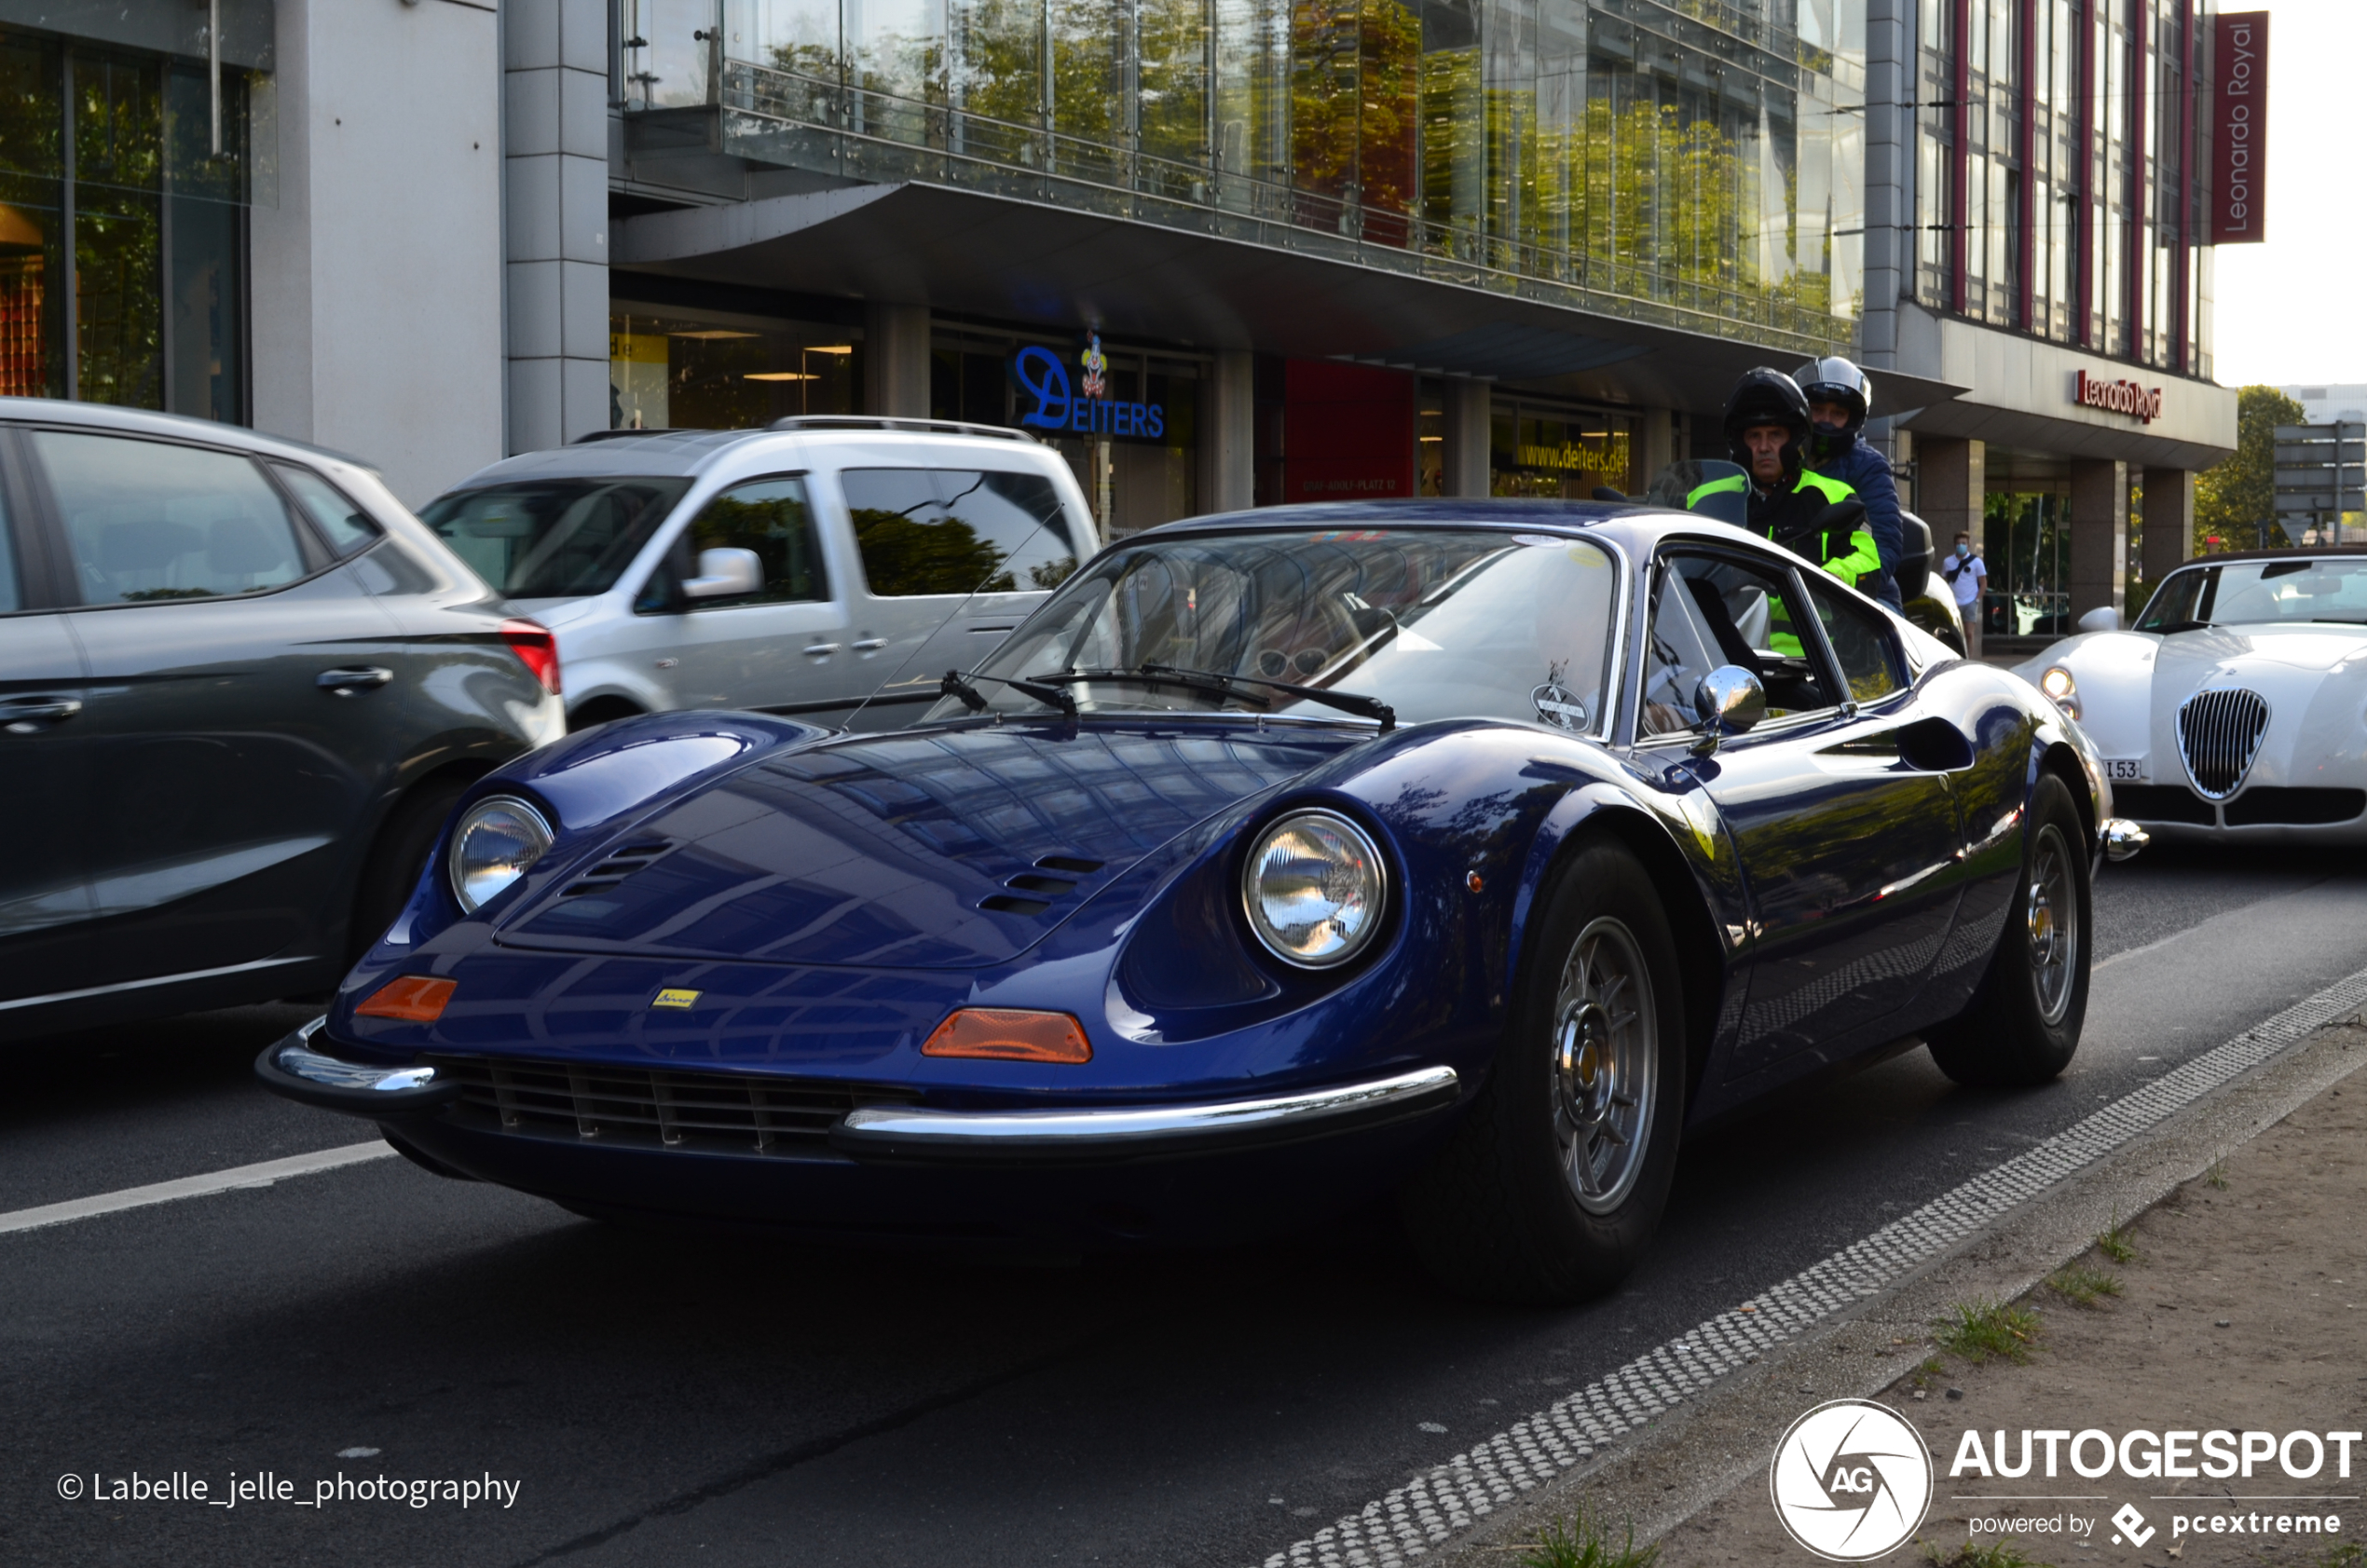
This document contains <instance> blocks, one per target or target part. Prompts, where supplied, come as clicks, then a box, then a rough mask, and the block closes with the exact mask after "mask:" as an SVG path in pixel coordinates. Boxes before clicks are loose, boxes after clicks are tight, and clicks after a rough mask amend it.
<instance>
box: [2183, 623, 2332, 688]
mask: <svg viewBox="0 0 2367 1568" xmlns="http://www.w3.org/2000/svg"><path fill="white" fill-rule="evenodd" d="M2362 655H2367V626H2336V625H2329V624H2324V623H2318V622H2312V623H2308V624H2304V625H2295V626H2278V625H2267V624H2264V625H2257V626H2210V627H2206V628H2203V629H2202V630H2199V631H2194V632H2181V633H2178V634H2176V635H2174V636H2168V637H2164V638H2162V639H2161V652H2160V654H2159V656H2158V660H2157V664H2156V668H2157V669H2158V670H2160V672H2161V673H2162V674H2163V675H2170V673H2171V672H2172V671H2175V672H2177V673H2178V675H2180V676H2182V675H2184V674H2185V673H2186V672H2187V671H2189V670H2193V671H2195V672H2196V674H2197V675H2199V674H2200V673H2202V672H2205V671H2208V670H2210V669H2214V668H2217V667H2219V666H2221V665H2223V664H2231V663H2240V662H2243V661H2261V662H2264V663H2272V664H2282V665H2285V666H2288V667H2290V668H2292V669H2296V670H2314V671H2317V672H2319V673H2320V674H2323V673H2324V672H2326V671H2329V670H2332V669H2333V668H2334V666H2335V665H2337V664H2340V663H2342V662H2344V661H2346V660H2351V659H2357V658H2360V656H2362ZM2172 678H2173V679H2174V678H2176V677H2172Z"/></svg>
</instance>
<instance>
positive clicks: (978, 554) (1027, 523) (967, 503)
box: [839, 469, 1078, 599]
mask: <svg viewBox="0 0 2367 1568" xmlns="http://www.w3.org/2000/svg"><path fill="white" fill-rule="evenodd" d="M839 483H840V484H841V487H842V488H843V489H844V490H845V492H846V505H847V511H848V512H849V513H850V514H851V516H852V518H853V521H854V524H855V544H856V546H857V547H858V548H859V549H860V550H861V551H862V553H863V575H864V577H865V578H867V579H869V582H870V585H871V592H872V593H874V594H876V595H877V596H879V597H880V598H882V599H895V598H906V597H910V596H911V595H914V594H923V593H1032V592H1033V591H1035V590H1038V589H1045V588H1057V587H1059V586H1060V583H1061V581H1062V580H1063V579H1066V578H1067V576H1068V575H1069V574H1070V573H1071V572H1073V571H1074V570H1076V563H1077V554H1078V552H1077V541H1076V539H1074V537H1073V536H1072V535H1071V533H1070V529H1069V521H1068V518H1067V516H1066V515H1065V514H1064V513H1063V512H1062V511H1061V510H1060V492H1059V491H1058V490H1057V489H1055V488H1053V485H1052V482H1051V481H1050V480H1049V479H1047V478H1046V477H1044V476H1043V475H1042V474H1036V473H1007V472H999V471H995V470H978V469H848V470H844V471H843V472H841V474H840V475H839Z"/></svg>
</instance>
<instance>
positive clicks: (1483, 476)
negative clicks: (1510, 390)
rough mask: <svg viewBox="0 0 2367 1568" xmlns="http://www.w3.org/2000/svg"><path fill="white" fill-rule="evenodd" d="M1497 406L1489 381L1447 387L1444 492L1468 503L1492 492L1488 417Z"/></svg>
mask: <svg viewBox="0 0 2367 1568" xmlns="http://www.w3.org/2000/svg"><path fill="white" fill-rule="evenodd" d="M1492 406H1493V403H1492V400H1491V398H1490V396H1489V387H1488V384H1487V383H1486V382H1485V381H1466V380H1461V379H1456V380H1450V381H1448V382H1447V383H1446V451H1445V455H1444V461H1445V471H1444V472H1443V473H1442V474H1440V476H1439V479H1440V486H1439V487H1440V489H1441V490H1443V492H1444V493H1445V494H1447V495H1449V496H1455V497H1459V498H1464V499H1467V500H1471V499H1478V498H1484V497H1485V496H1486V495H1487V494H1488V493H1489V491H1490V490H1491V489H1492V485H1491V484H1490V483H1489V481H1490V479H1491V477H1492V475H1491V473H1490V470H1489V464H1488V454H1487V443H1488V415H1489V412H1490V410H1491V408H1492Z"/></svg>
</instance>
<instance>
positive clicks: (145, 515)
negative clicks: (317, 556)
mask: <svg viewBox="0 0 2367 1568" xmlns="http://www.w3.org/2000/svg"><path fill="white" fill-rule="evenodd" d="M31 439H32V442H33V445H34V451H36V452H37V453H39V455H40V457H41V466H42V467H43V469H45V470H48V477H49V488H50V491H51V493H52V494H53V495H55V496H56V497H57V502H58V511H59V512H60V514H61V515H62V517H63V519H64V522H65V532H66V548H67V550H68V551H69V552H71V555H72V558H73V565H74V573H75V580H76V582H77V583H78V584H79V585H80V588H81V593H82V600H83V602H84V603H85V604H94V605H105V604H117V603H122V602H125V601H133V602H144V601H150V600H159V599H206V598H214V597H218V596H223V595H227V594H233V593H256V592H258V591H260V590H263V589H267V588H277V587H279V586H280V585H281V584H283V583H289V582H294V581H295V580H296V579H298V578H300V577H302V576H304V575H305V572H306V570H307V567H306V565H305V559H304V549H303V546H302V545H301V544H300V543H299V542H298V539H297V537H296V528H295V520H294V518H293V517H290V516H289V515H288V511H287V508H286V507H285V506H283V505H281V504H280V493H279V492H278V491H277V490H274V489H273V488H272V487H271V484H270V482H269V481H268V480H267V479H265V478H264V477H263V474H262V472H261V470H258V469H257V468H256V467H255V465H254V464H253V462H251V461H249V460H248V459H247V458H245V457H240V456H239V455H237V454H236V453H230V452H211V451H207V450H205V449H203V448H200V447H194V446H175V445H172V444H171V443H166V442H160V441H138V440H133V439H130V438H127V437H122V436H111V435H84V434H82V433H80V432H78V431H62V430H35V431H34V432H32V437H31Z"/></svg>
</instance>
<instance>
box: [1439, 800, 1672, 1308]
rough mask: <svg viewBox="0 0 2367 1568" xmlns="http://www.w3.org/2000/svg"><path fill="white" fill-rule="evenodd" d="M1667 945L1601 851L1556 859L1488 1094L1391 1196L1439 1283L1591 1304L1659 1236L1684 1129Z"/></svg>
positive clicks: (1634, 886) (1630, 881)
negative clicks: (1564, 861) (1559, 862)
mask: <svg viewBox="0 0 2367 1568" xmlns="http://www.w3.org/2000/svg"><path fill="white" fill-rule="evenodd" d="M1677 986H1678V975H1677V965H1676V942H1675V940H1674V939H1673V938H1672V937H1671V936H1670V934H1669V927H1668V920H1667V917H1666V915H1665V914H1664V912H1663V911H1662V908H1661V905H1660V898H1659V894H1658V892H1657V890H1655V889H1654V887H1653V886H1652V881H1651V879H1650V877H1649V875H1647V874H1646V872H1645V870H1644V867H1643V866H1642V865H1641V864H1639V863H1638V862H1637V861H1636V859H1635V856H1634V855H1632V854H1630V853H1629V852H1627V851H1626V850H1624V849H1622V848H1621V847H1620V846H1619V845H1617V844H1615V843H1611V842H1609V841H1608V840H1606V841H1598V842H1595V843H1592V844H1589V845H1587V846H1586V847H1584V848H1583V849H1581V850H1580V851H1579V852H1577V853H1576V854H1575V855H1574V856H1573V857H1572V858H1571V860H1570V863H1569V865H1568V866H1567V868H1566V869H1565V871H1564V872H1563V874H1562V877H1561V879H1560V881H1559V883H1558V884H1557V885H1556V886H1555V888H1554V890H1553V894H1552V896H1551V898H1550V900H1549V901H1548V903H1547V906H1546V909H1545V912H1544V918H1543V920H1541V921H1540V922H1539V926H1538V928H1537V940H1536V941H1535V943H1534V944H1533V945H1532V946H1531V947H1530V948H1529V954H1528V957H1527V958H1526V960H1525V961H1524V965H1523V976H1522V979H1521V983H1520V986H1519V989H1518V991H1517V992H1516V1002H1515V1005H1514V1008H1513V1011H1512V1019H1511V1021H1510V1023H1509V1025H1508V1027H1507V1028H1506V1029H1505V1032H1504V1037H1503V1041H1502V1043H1500V1044H1499V1045H1498V1047H1497V1053H1496V1059H1495V1062H1494V1064H1493V1066H1492V1068H1491V1070H1490V1071H1489V1074H1488V1080H1487V1084H1486V1085H1485V1087H1484V1088H1483V1089H1482V1090H1481V1091H1480V1093H1479V1095H1478V1097H1477V1098H1476V1099H1475V1100H1474V1101H1473V1103H1472V1104H1471V1108H1470V1109H1469V1111H1466V1113H1465V1114H1464V1116H1463V1118H1462V1120H1461V1121H1460V1122H1459V1123H1458V1124H1457V1125H1456V1128H1455V1130H1454V1132H1453V1133H1451V1134H1450V1135H1449V1137H1448V1141H1447V1144H1446V1147H1445V1148H1443V1150H1441V1151H1440V1152H1439V1153H1438V1155H1437V1156H1436V1158H1435V1159H1433V1161H1432V1162H1431V1164H1430V1166H1428V1167H1427V1168H1426V1169H1424V1170H1423V1171H1422V1172H1421V1173H1420V1174H1419V1175H1417V1176H1416V1177H1415V1179H1413V1180H1412V1181H1411V1182H1409V1183H1408V1184H1407V1186H1406V1189H1405V1192H1404V1193H1403V1195H1402V1207H1403V1213H1404V1216H1405V1220H1406V1225H1407V1229H1408V1231H1409V1233H1410V1234H1411V1235H1412V1238H1413V1242H1414V1247H1415V1250H1416V1254H1417V1255H1418V1256H1419V1257H1420V1258H1421V1260H1422V1261H1423V1263H1424V1264H1425V1265H1426V1266H1427V1267H1428V1268H1429V1269H1430V1272H1431V1273H1432V1274H1433V1275H1436V1276H1437V1277H1438V1279H1439V1280H1440V1281H1441V1283H1443V1284H1444V1285H1446V1286H1447V1287H1448V1288H1452V1289H1455V1290H1457V1291H1460V1292H1463V1293H1465V1294H1469V1295H1473V1296H1479V1297H1483V1298H1486V1299H1489V1300H1495V1301H1511V1302H1551V1303H1561V1302H1577V1301H1582V1300H1585V1299H1586V1298H1588V1297H1590V1296H1596V1295H1600V1294H1601V1293H1603V1292H1604V1291H1606V1290H1608V1289H1609V1288H1611V1287H1612V1286H1614V1285H1616V1284H1618V1283H1619V1281H1620V1280H1621V1278H1623V1277H1624V1276H1625V1275H1627V1273H1628V1272H1629V1271H1630V1270H1631V1269H1633V1268H1634V1267H1635V1262H1636V1260H1637V1259H1638V1258H1640V1257H1641V1256H1642V1254H1643V1250H1644V1248H1645V1246H1646V1244H1647V1243H1649V1241H1650V1239H1651V1235H1652V1232H1653V1230H1654V1228H1655V1227H1656V1226H1657V1225H1658V1224H1659V1222H1660V1216H1661V1210H1662V1207H1663V1206H1665V1204H1666V1203H1667V1201H1668V1188H1669V1182H1670V1179H1672V1177H1673V1176H1674V1175H1675V1173H1676V1144H1677V1130H1678V1128H1679V1127H1680V1126H1681V1125H1683V1121H1684V1108H1685V1107H1684V1102H1685V1070H1684V1064H1685V1029H1684V1009H1683V1006H1682V1005H1681V1003H1680V1002H1679V1000H1678V992H1677Z"/></svg>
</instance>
